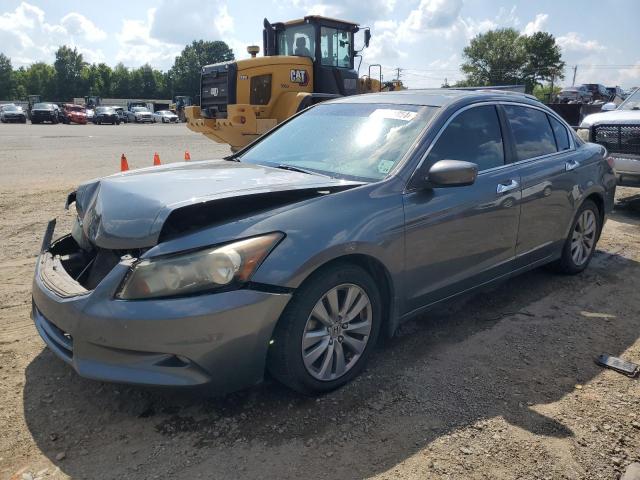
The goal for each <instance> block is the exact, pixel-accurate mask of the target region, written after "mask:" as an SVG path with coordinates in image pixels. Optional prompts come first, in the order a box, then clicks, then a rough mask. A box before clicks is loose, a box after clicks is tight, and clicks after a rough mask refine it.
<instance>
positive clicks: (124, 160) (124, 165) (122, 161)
mask: <svg viewBox="0 0 640 480" xmlns="http://www.w3.org/2000/svg"><path fill="white" fill-rule="evenodd" d="M127 170H129V162H127V157H125V156H124V153H123V154H122V156H121V157H120V171H121V172H126V171H127Z"/></svg>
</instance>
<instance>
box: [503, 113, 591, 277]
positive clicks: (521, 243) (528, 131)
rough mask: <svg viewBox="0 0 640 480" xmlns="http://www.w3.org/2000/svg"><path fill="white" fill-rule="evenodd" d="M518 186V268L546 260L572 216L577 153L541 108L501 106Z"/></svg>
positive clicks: (563, 129) (557, 123)
mask: <svg viewBox="0 0 640 480" xmlns="http://www.w3.org/2000/svg"><path fill="white" fill-rule="evenodd" d="M501 108H502V109H503V111H504V113H505V116H506V119H507V124H508V126H509V129H510V135H511V139H512V142H513V145H514V150H515V155H516V159H517V162H516V165H518V171H519V174H520V178H521V181H522V206H521V213H520V227H519V230H518V241H517V245H516V266H517V267H525V266H527V265H530V264H532V263H535V262H538V261H540V262H542V261H545V260H547V259H549V258H550V257H551V256H552V255H553V254H554V252H555V251H557V249H558V247H559V246H561V245H562V244H563V243H564V240H565V236H566V231H567V225H568V224H569V222H571V220H572V217H573V194H574V193H575V192H574V191H573V189H574V186H575V185H576V183H577V181H576V180H577V174H576V169H577V168H578V167H579V162H578V159H577V156H578V154H577V153H576V151H575V148H574V145H573V142H572V137H571V135H569V132H568V131H567V129H566V127H565V125H564V124H563V123H561V122H560V121H559V120H558V119H557V118H556V117H555V116H553V115H550V114H548V113H547V112H546V111H545V110H543V109H541V108H536V107H533V106H529V105H516V104H505V105H502V106H501Z"/></svg>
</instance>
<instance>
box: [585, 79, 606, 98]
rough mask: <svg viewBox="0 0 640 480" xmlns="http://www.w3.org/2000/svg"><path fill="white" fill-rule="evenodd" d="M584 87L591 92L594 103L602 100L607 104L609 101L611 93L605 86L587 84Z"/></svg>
mask: <svg viewBox="0 0 640 480" xmlns="http://www.w3.org/2000/svg"><path fill="white" fill-rule="evenodd" d="M582 86H583V87H585V88H586V89H587V90H588V91H589V92H591V99H592V101H597V100H601V101H603V102H607V101H608V100H609V92H608V91H607V87H605V86H604V85H602V84H600V83H585V84H584V85H582Z"/></svg>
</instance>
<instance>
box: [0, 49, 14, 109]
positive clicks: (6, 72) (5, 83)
mask: <svg viewBox="0 0 640 480" xmlns="http://www.w3.org/2000/svg"><path fill="white" fill-rule="evenodd" d="M14 88H15V86H14V78H13V66H12V65H11V59H10V58H9V57H7V56H6V55H5V54H4V53H0V99H10V98H12V95H13V94H14Z"/></svg>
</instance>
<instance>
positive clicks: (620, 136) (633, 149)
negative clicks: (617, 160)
mask: <svg viewBox="0 0 640 480" xmlns="http://www.w3.org/2000/svg"><path fill="white" fill-rule="evenodd" d="M591 138H592V139H593V141H594V142H595V143H599V144H600V145H602V146H604V147H605V148H606V149H607V151H608V152H609V153H626V154H632V155H633V154H635V155H640V124H639V125H596V126H594V127H593V128H592V136H591Z"/></svg>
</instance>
